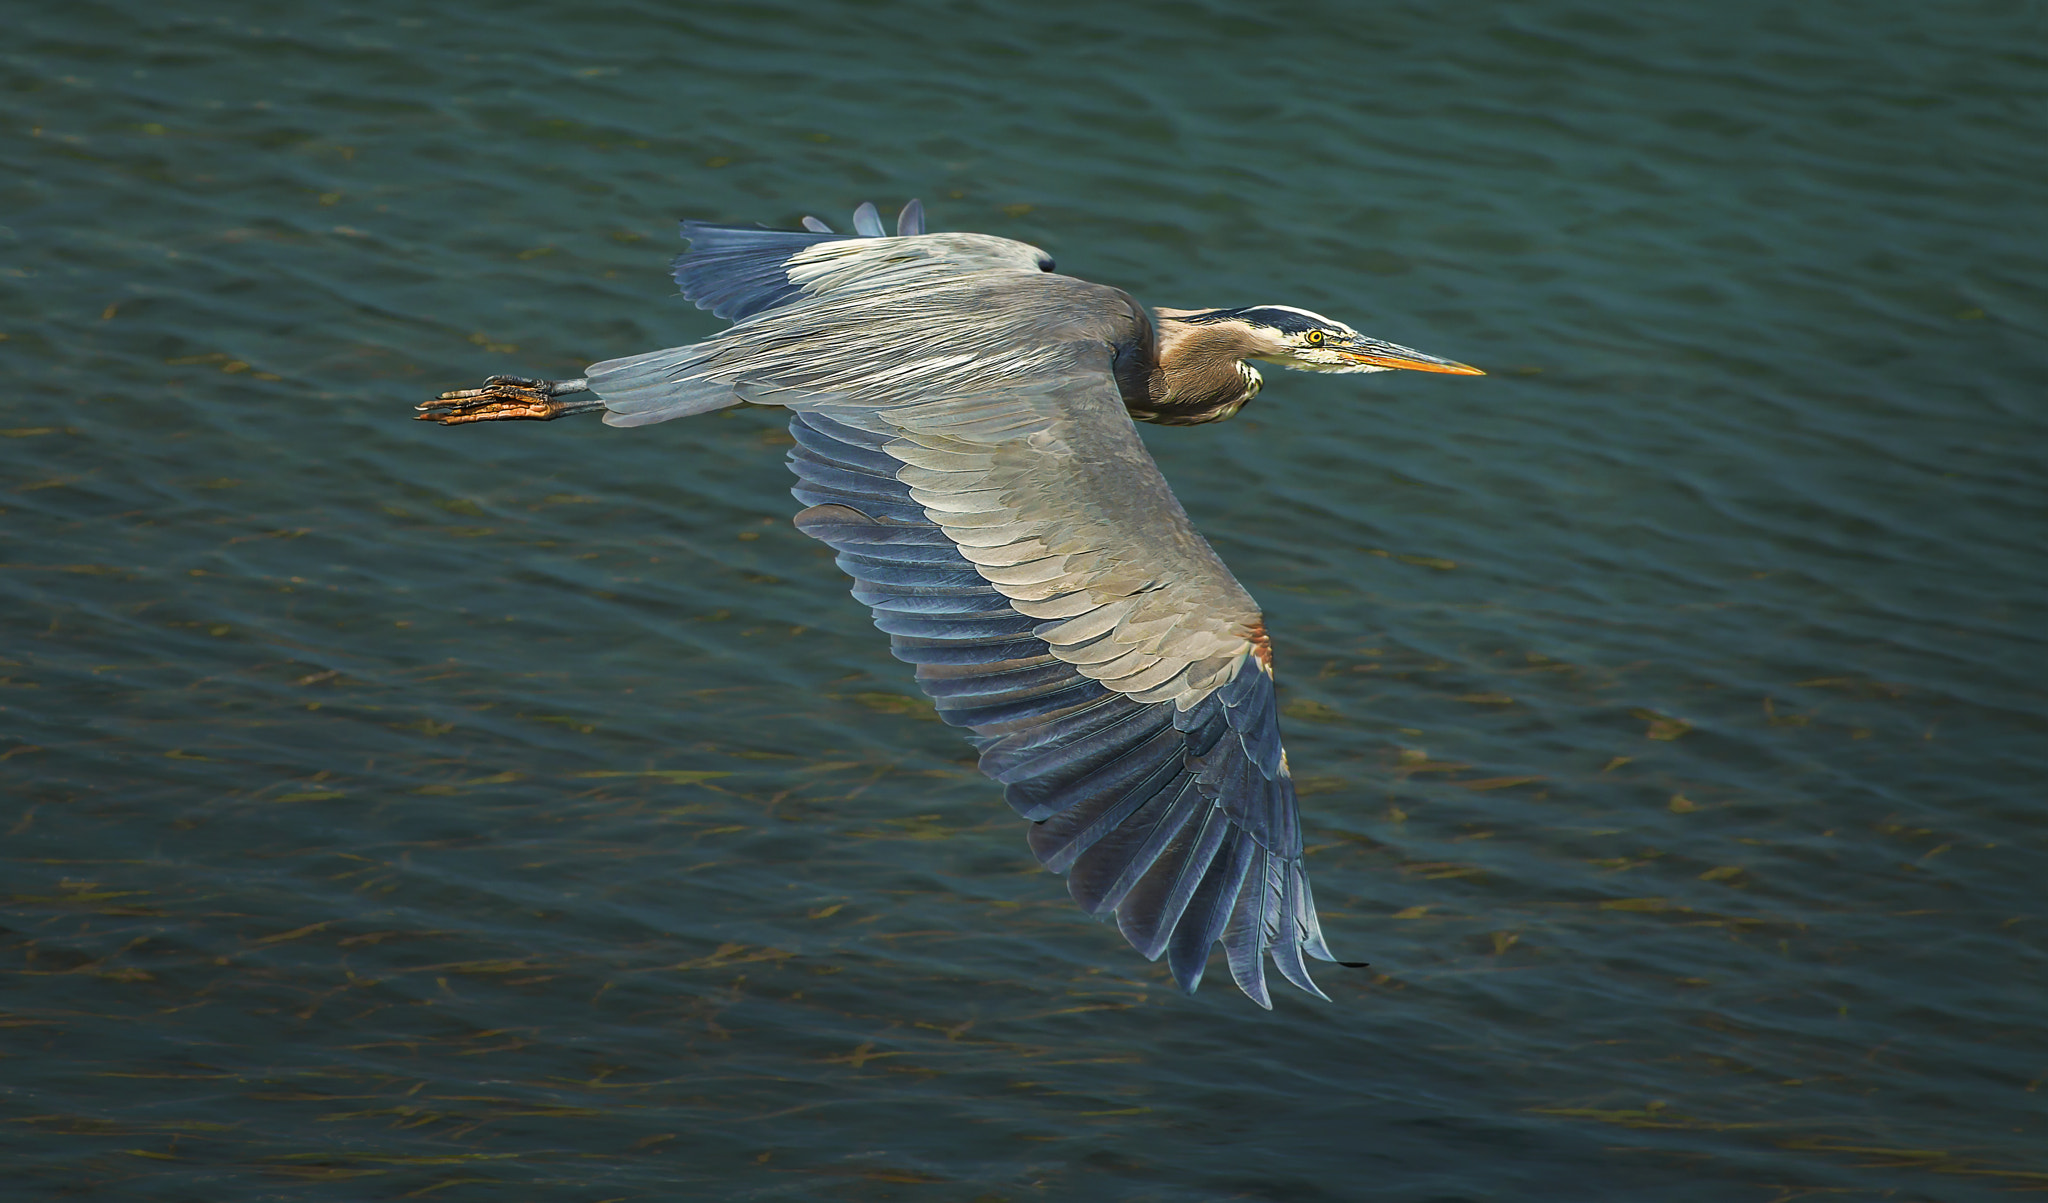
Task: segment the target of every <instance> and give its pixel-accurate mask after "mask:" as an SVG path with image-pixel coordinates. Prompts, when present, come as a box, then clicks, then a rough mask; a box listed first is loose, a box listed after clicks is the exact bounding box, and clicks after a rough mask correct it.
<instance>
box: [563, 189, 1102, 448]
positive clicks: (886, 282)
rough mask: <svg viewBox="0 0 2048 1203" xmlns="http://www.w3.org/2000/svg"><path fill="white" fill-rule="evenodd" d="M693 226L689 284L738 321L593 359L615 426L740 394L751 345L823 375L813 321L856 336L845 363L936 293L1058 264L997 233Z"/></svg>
mask: <svg viewBox="0 0 2048 1203" xmlns="http://www.w3.org/2000/svg"><path fill="white" fill-rule="evenodd" d="M919 220H920V221H921V220H922V219H921V218H920V219H919ZM819 224H821V225H822V224H823V223H822V222H821V223H819ZM684 230H685V233H688V234H689V235H690V236H691V237H692V238H697V239H698V240H699V241H698V243H697V246H698V247H700V248H705V249H704V250H703V254H704V256H705V258H704V259H703V260H702V261H701V262H700V260H699V252H698V251H697V250H692V251H691V253H689V254H687V255H685V256H683V257H682V258H681V259H679V260H677V261H676V264H677V266H676V278H677V279H678V280H679V281H681V282H682V284H683V288H684V292H685V295H689V296H695V297H697V298H698V303H699V304H700V305H705V306H707V307H711V308H712V311H713V312H714V313H717V314H719V315H720V316H728V317H733V318H734V319H735V320H736V321H737V322H738V323H739V324H738V325H736V326H735V327H734V328H733V329H732V330H729V331H727V332H726V333H725V334H724V335H720V336H719V337H717V338H714V339H711V340H709V341H707V342H703V343H697V344H694V345H691V346H684V347H665V348H663V349H662V350H659V351H646V352H642V353H641V354H638V355H628V356H626V357H625V358H622V359H608V360H605V361H604V362H602V363H594V364H591V365H590V366H589V367H588V368H586V369H585V370H584V374H585V376H586V378H587V379H588V381H589V384H590V388H591V391H593V392H595V393H596V394H597V395H598V396H600V397H602V398H604V401H605V404H606V406H607V407H608V408H609V409H610V410H611V412H610V413H608V414H606V415H605V421H606V422H607V423H608V424H610V425H613V426H645V425H648V424H650V423H653V422H666V421H668V420H669V419H671V418H680V417H685V416H687V415H690V414H698V413H704V412H706V411H707V410H713V409H718V408H720V407H721V406H726V405H733V404H737V403H738V401H739V400H740V398H739V397H738V395H737V394H735V393H734V392H733V391H732V388H731V387H730V385H731V381H732V379H734V377H733V375H732V373H731V372H730V371H727V370H726V369H728V368H732V367H734V366H735V365H736V364H738V365H740V366H742V367H744V368H745V370H746V371H747V372H749V373H752V374H753V375H754V376H755V377H759V376H760V375H761V372H760V371H758V370H757V368H759V366H760V365H759V364H756V363H754V362H753V361H752V360H750V359H749V356H751V355H754V354H755V353H756V352H759V351H760V350H762V349H763V348H764V347H766V346H768V345H769V344H770V343H775V344H776V345H777V346H778V347H779V350H780V352H781V353H782V354H783V355H784V358H785V359H786V360H787V359H793V358H794V359H803V360H806V361H808V362H806V363H804V364H801V365H796V364H791V363H778V364H775V365H773V371H771V372H770V373H769V374H768V375H769V378H772V379H778V380H779V379H784V378H786V377H787V376H788V375H789V373H790V371H797V370H798V369H799V368H801V371H800V372H799V374H804V375H812V376H814V375H816V372H815V371H814V370H813V369H814V368H815V366H816V361H817V360H818V359H819V356H818V355H817V350H818V348H817V347H816V346H815V345H813V344H809V343H806V342H803V341H800V340H802V339H805V338H808V337H810V336H811V334H812V332H814V331H818V330H821V329H825V328H827V327H830V328H832V329H833V330H834V331H835V334H836V335H838V336H840V337H845V336H848V335H851V336H852V337H853V340H854V341H852V342H849V343H845V344H843V345H841V346H840V347H838V348H834V349H833V351H834V355H833V356H826V357H825V358H827V359H832V358H834V356H836V357H837V361H838V362H844V361H845V357H846V356H847V355H849V354H857V353H858V352H860V351H861V350H862V348H863V347H864V346H866V345H867V342H868V340H867V338H866V337H864V335H871V334H873V333H874V331H875V330H876V329H877V328H878V326H879V328H893V329H895V330H897V331H899V332H907V331H912V330H915V329H917V328H918V326H919V325H920V324H921V323H928V318H929V315H928V314H922V313H920V312H919V309H920V307H921V306H923V305H925V304H926V303H927V302H928V301H929V300H930V299H931V298H932V297H933V296H934V295H935V294H936V293H943V292H944V291H945V290H947V289H949V288H957V287H960V286H965V287H967V288H969V290H970V291H975V290H985V289H986V288H987V287H988V285H989V282H990V281H991V280H996V281H1003V280H1014V279H1015V278H1017V277H1018V276H1025V277H1029V278H1036V277H1040V276H1043V275H1045V274H1046V273H1048V272H1050V271H1051V270H1052V267H1053V262H1052V256H1050V255H1047V254H1046V253H1045V252H1044V251H1041V250H1039V249H1038V248H1037V247H1035V246H1030V245H1027V244H1025V243H1022V242H1013V241H1011V240H1010V239H1008V238H996V237H993V236H992V235H988V234H918V235H913V236H908V237H897V238H851V237H845V236H841V235H837V234H819V233H809V234H799V233H792V232H789V231H785V230H749V229H742V228H739V227H735V226H699V225H697V224H696V223H693V222H691V223H685V225H684ZM693 230H694V231H695V232H692V231H693ZM1070 282H1072V281H1070ZM1089 287H1093V286H1089ZM693 289H695V290H696V291H694V292H693V291H691V290H693ZM792 315H794V320H793V322H792V320H791V319H792ZM762 323H770V325H762ZM835 323H836V325H835ZM889 323H894V325H893V327H891V326H889V325H888V324H889ZM963 328H966V327H960V326H955V327H953V328H952V329H951V330H949V331H947V332H946V333H947V335H948V337H947V338H945V339H943V340H942V341H945V342H946V343H947V344H948V345H949V346H959V345H960V341H961V340H960V339H959V337H958V333H959V331H960V330H961V329H963ZM792 339H796V340H799V341H792ZM987 351H988V348H987V347H986V346H985V345H975V346H971V347H966V348H963V349H962V350H960V351H959V353H958V354H957V355H956V356H955V357H954V360H953V361H952V363H951V364H948V365H942V366H947V367H950V366H953V365H954V364H957V363H964V362H967V361H968V360H972V359H975V358H977V357H979V358H980V359H983V360H985V361H987V363H988V364H990V365H993V364H995V362H996V361H995V360H994V359H993V358H991V357H990V356H988V354H987ZM869 383H871V384H872V383H875V382H874V381H872V380H870V381H869Z"/></svg>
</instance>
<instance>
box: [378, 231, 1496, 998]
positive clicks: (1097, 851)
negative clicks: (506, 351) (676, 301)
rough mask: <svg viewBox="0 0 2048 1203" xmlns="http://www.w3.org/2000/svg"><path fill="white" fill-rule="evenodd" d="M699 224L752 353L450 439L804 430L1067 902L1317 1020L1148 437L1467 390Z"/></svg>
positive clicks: (880, 580)
mask: <svg viewBox="0 0 2048 1203" xmlns="http://www.w3.org/2000/svg"><path fill="white" fill-rule="evenodd" d="M804 226H805V232H802V233H799V232H794V231H779V230H764V229H750V228H744V227H737V226H721V225H708V224H705V223H702V222H696V221H686V222H684V223H683V237H684V238H686V239H688V240H689V243H690V249H689V251H688V253H686V254H684V255H683V256H682V257H680V258H678V259H677V260H676V262H675V278H676V282H677V283H678V284H680V285H681V286H682V292H683V295H684V296H685V297H687V298H689V299H691V300H694V301H695V302H696V303H697V305H698V307H699V308H703V309H709V310H711V311H712V313H714V314H716V315H717V316H719V317H722V318H727V319H730V320H731V321H733V322H734V323H736V324H735V325H733V326H732V327H731V328H729V329H727V330H725V331H724V332H723V333H720V334H718V335H716V336H714V337H712V338H709V339H706V340H705V341H703V342H700V343H693V344H691V345H689V346H684V347H671V348H668V349H666V350H661V351H650V352H647V353H646V354H643V355H632V356H628V357H626V358H624V359H611V360H606V361H605V362H603V363H598V364H592V365H591V366H590V367H589V369H587V372H586V374H585V375H584V376H583V377H582V378H580V379H576V380H529V379H524V378H519V377H511V376H493V377H491V378H490V379H489V380H487V381H486V382H485V383H484V386H483V387H482V388H475V389H460V390H456V391H453V392H448V393H443V394H442V395H441V396H440V398H439V399H437V400H434V401H429V402H427V403H425V404H423V405H421V406H419V407H418V408H419V409H420V410H421V411H423V412H422V413H421V414H420V417H421V418H422V419H424V420H426V421H432V422H440V423H442V424H444V425H449V426H453V425H457V424H460V423H466V422H489V421H500V420H505V419H532V420H541V421H547V420H552V419H554V418H560V417H565V416H567V415H570V414H576V413H584V412H589V411H595V410H605V411H607V412H606V414H605V419H604V420H605V422H606V423H608V424H609V425H612V426H645V425H648V424H650V423H654V422H664V421H667V420H668V419H670V418H679V417H683V416H684V415H687V414H697V413H704V412H705V411H707V410H713V409H719V408H722V407H724V406H728V405H735V404H738V403H740V402H752V403H754V404H758V405H779V406H782V407H784V408H786V409H788V410H789V411H791V412H790V422H789V429H790V433H791V434H792V435H794V436H795V438H796V448H795V450H793V451H791V452H790V453H789V464H790V467H791V468H793V469H794V470H795V471H796V475H797V478H798V484H797V486H796V488H795V489H793V490H792V492H794V493H795V495H796V497H797V500H799V501H801V502H803V503H804V505H806V506H808V507H809V508H807V509H805V510H803V511H802V512H801V513H799V514H797V516H796V526H797V529H799V530H801V531H803V532H804V533H805V534H807V535H810V536H812V537H813V538H816V539H821V540H823V541H824V542H826V543H828V544H830V545H831V546H832V547H833V548H834V549H836V550H837V551H838V552H839V557H838V563H839V566H840V567H841V568H843V569H845V570H846V572H847V574H848V575H849V576H851V577H853V580H854V588H853V595H854V597H856V598H858V599H859V600H860V601H862V602H864V603H866V604H867V605H869V606H870V607H872V608H873V610H874V617H875V625H876V626H878V627H880V628H881V629H882V630H884V631H886V632H888V634H889V637H890V644H891V647H892V648H893V649H894V651H895V654H896V656H897V657H898V658H899V659H902V660H906V661H908V662H910V663H912V664H915V665H916V666H917V681H918V684H919V685H921V686H922V687H923V688H924V691H925V692H926V693H927V694H930V695H931V697H932V699H933V701H934V702H936V703H937V705H938V710H939V715H940V716H941V717H942V718H944V719H945V720H946V721H947V722H949V723H952V724H953V725H955V726H960V727H966V728H967V729H968V730H969V731H971V732H972V733H973V734H972V735H970V736H969V739H970V740H971V741H972V742H973V743H974V745H975V747H976V748H977V749H979V750H980V753H981V762H980V763H981V769H982V771H983V772H984V773H987V774H988V775H989V776H990V777H993V778H995V779H996V780H997V781H1000V782H1002V783H1003V784H1004V787H1005V789H1004V796H1005V798H1007V799H1008V801H1009V803H1010V805H1011V806H1013V807H1015V808H1016V810H1017V813H1019V814H1021V815H1023V816H1024V817H1025V818H1027V819H1030V820H1031V821H1032V823H1033V826H1032V828H1031V832H1030V838H1031V849H1032V851H1033V852H1035V853H1036V854H1037V855H1038V859H1039V860H1040V861H1041V862H1042V863H1044V864H1045V866H1046V867H1047V868H1049V869H1052V870H1053V871H1055V872H1064V873H1066V875H1067V888H1068V891H1069V892H1070V893H1072V894H1073V896H1074V898H1075V900H1076V901H1078V902H1079V903H1080V904H1081V905H1082V906H1083V907H1085V908H1086V909H1087V910H1088V911H1090V912H1091V913H1094V914H1098V915H1101V914H1105V913H1109V912H1114V913H1115V915H1116V918H1117V925H1118V926H1119V927H1120V928H1121V929H1122V931H1123V934H1124V936H1125V937H1126V938H1127V939H1129V940H1130V942H1131V944H1132V945H1134V946H1135V947H1136V948H1137V949H1138V951H1139V952H1141V953H1143V954H1144V955H1145V956H1146V957H1147V958H1149V959H1152V960H1157V959H1158V958H1159V957H1160V956H1161V955H1162V954H1164V955H1165V956H1166V958H1167V963H1168V966H1169V967H1170V968H1171V970H1172V972H1173V976H1174V979H1175V980H1176V981H1177V982H1179V983H1180V985H1181V987H1182V988H1183V989H1185V990H1187V991H1189V992H1193V991H1194V989H1195V987H1196V985H1197V984H1198V983H1199V982H1200V981H1201V979H1202V970H1203V967H1204V965H1205V964H1206V962H1207V960H1208V956H1209V949H1210V946H1211V945H1212V944H1214V943H1215V942H1216V941H1217V940H1219V939H1220V940H1221V941H1222V943H1223V947H1224V951H1225V953H1226V955H1227V959H1228V962H1229V966H1230V974H1231V976H1232V977H1233V978H1234V979H1235V980H1236V981H1237V984H1238V986H1239V987H1240V988H1242V989H1243V990H1244V992H1245V993H1246V994H1247V995H1250V996H1251V998H1252V999H1253V1000H1255V1001H1256V1002H1257V1003H1258V1004H1259V1005H1260V1006H1262V1007H1267V1008H1269V1009H1270V1008H1271V1006H1272V1001H1271V999H1270V998H1269V997H1268V995H1267V991H1266V981H1265V957H1266V955H1268V954H1270V955H1271V956H1272V958H1273V963H1274V964H1275V966H1276V967H1278V969H1279V970H1280V972H1281V974H1282V975H1283V976H1285V977H1286V978H1287V980H1288V981H1290V982H1293V983H1294V984H1295V985H1296V986H1299V987H1300V988H1301V989H1303V990H1306V991H1308V992H1310V993H1312V994H1315V995H1317V996H1318V997H1327V996H1326V995H1323V992H1322V991H1321V990H1320V989H1318V988H1317V987H1316V984H1315V982H1314V981H1312V980H1311V979H1310V978H1309V975H1308V969H1307V966H1306V965H1305V964H1304V962H1303V960H1302V957H1303V954H1307V955H1308V956H1312V957H1316V958H1318V959H1320V960H1325V961H1330V960H1335V958H1334V957H1333V956H1332V955H1331V954H1330V951H1329V949H1328V948H1327V947H1325V945H1324V943H1323V936H1322V930H1321V926H1320V924H1319V923H1318V921H1317V918H1316V910H1315V903H1314V901H1313V900H1312V898H1311V896H1310V894H1309V885H1308V878H1307V875H1306V873H1305V872H1304V870H1303V867H1302V843H1301V822H1300V812H1299V810H1298V808H1297V806H1296V804H1295V795H1294V784H1293V781H1292V779H1291V778H1290V777H1289V775H1288V769H1287V754H1286V752H1285V751H1284V750H1283V749H1282V748H1281V746H1280V726H1279V720H1278V716H1277V715H1276V713H1275V703H1274V697H1273V658H1272V648H1271V644H1270V643H1269V642H1268V640H1267V637H1266V628H1265V623H1264V621H1263V620H1262V619H1261V617H1260V614H1259V608H1258V605H1257V604H1256V603H1254V602H1253V601H1252V599H1251V595H1250V594H1248V593H1246V592H1245V590H1244V587H1243V586H1242V585H1240V584H1238V582H1237V579H1236V578H1235V577H1233V576H1231V575H1230V570H1229V569H1228V568H1225V567H1224V566H1223V561H1222V560H1220V559H1218V558H1217V556H1216V553H1215V552H1214V551H1213V550H1211V549H1210V547H1209V544H1208V543H1207V541H1205V540H1204V539H1203V538H1202V536H1201V535H1199V534H1197V533H1196V532H1195V529H1194V526H1193V525H1192V524H1191V523H1190V522H1189V521H1188V516H1187V513H1186V511H1184V510H1183V509H1181V505H1180V502H1179V501H1177V500H1176V499H1175V498H1174V495H1173V493H1172V492H1171V491H1170V490H1169V489H1168V488H1167V486H1166V481H1165V479H1164V478H1162V477H1161V476H1160V474H1159V469H1158V467H1157V466H1156V465H1154V464H1153V462H1152V457H1151V456H1150V455H1148V454H1146V451H1145V445H1144V443H1143V442H1142V441H1140V440H1139V438H1138V432H1137V429H1136V427H1134V426H1133V425H1132V419H1134V418H1135V419H1137V420H1139V421H1145V422H1160V423H1165V424H1169V425H1189V424H1193V423H1198V422H1213V421H1216V420H1218V419H1220V418H1227V417H1229V416H1230V415H1232V414H1234V413H1236V412H1237V411H1238V410H1239V409H1240V408H1242V407H1243V406H1244V404H1245V403H1246V402H1247V401H1250V400H1251V399H1252V398H1253V397H1255V396H1257V395H1258V392H1259V386H1260V383H1261V382H1260V378H1259V373H1258V369H1257V368H1255V367H1253V366H1252V364H1253V361H1258V362H1264V363H1274V364H1279V365H1280V366H1282V367H1287V368H1296V369H1301V370H1306V371H1311V372H1378V371H1385V370H1388V369H1391V368H1413V369H1416V370H1419V371H1425V372H1449V373H1455V374H1459V375H1468V376H1477V375H1483V373H1481V372H1480V371H1479V370H1478V369H1476V368H1470V367H1466V366H1465V365H1463V364H1460V363H1453V362H1452V361H1450V360H1448V359H1439V358H1437V357H1436V356H1434V355H1425V354H1423V353H1422V352H1420V351H1412V350H1409V349H1408V348H1406V347H1400V346H1396V345H1394V344H1392V343H1386V342H1381V341H1379V340H1377V339H1372V338H1367V337H1366V336H1364V335H1362V334H1360V333H1358V331H1356V330H1353V329H1352V328H1351V327H1349V326H1347V325H1345V324H1344V323H1342V322H1338V321H1332V320H1331V319H1329V318H1326V317H1322V316H1320V315H1318V314H1314V313H1310V312H1309V311H1308V310H1305V309H1297V308H1294V307H1292V306H1288V305H1254V306H1250V307H1247V308H1239V309H1192V310H1188V309H1153V310H1150V311H1148V310H1147V309H1146V308H1145V307H1144V306H1143V305H1140V304H1139V303H1138V302H1137V301H1135V300H1133V299H1132V298H1131V297H1130V295H1129V294H1127V293H1125V292H1123V291H1121V290H1119V289H1115V288H1109V287H1106V286H1104V285H1101V284H1091V283H1089V282H1087V281H1085V280H1078V279H1075V278H1074V277H1072V276H1062V275H1056V274H1054V273H1053V261H1052V257H1051V256H1050V255H1047V254H1046V253H1045V252H1044V251H1042V250H1039V249H1038V248H1037V247H1034V246H1028V245H1026V244H1024V243H1021V242H1013V241H1011V240H1010V239H1007V238H995V237H991V236H989V235H985V234H927V233H925V232H924V215H923V210H922V208H921V207H920V206H919V205H918V203H917V202H916V201H911V202H910V203H909V204H908V205H906V206H905V207H904V209H903V211H902V213H901V214H900V215H899V217H898V218H897V222H896V236H895V237H887V236H885V233H884V231H883V229H882V223H881V219H880V217H879V215H878V214H877V213H876V211H875V208H874V206H873V205H862V206H861V207H860V209H859V210H857V211H856V212H855V213H854V219H853V226H854V231H855V232H854V233H853V234H850V235H845V234H835V233H833V232H832V231H831V228H830V227H829V226H826V225H825V223H823V222H821V221H818V220H817V219H816V218H808V217H807V218H805V219H804Z"/></svg>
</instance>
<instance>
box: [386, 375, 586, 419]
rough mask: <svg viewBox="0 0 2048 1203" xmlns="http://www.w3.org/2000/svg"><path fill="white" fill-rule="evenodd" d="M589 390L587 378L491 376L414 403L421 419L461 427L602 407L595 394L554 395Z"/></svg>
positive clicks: (557, 414) (551, 417) (540, 417)
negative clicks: (569, 398) (478, 383)
mask: <svg viewBox="0 0 2048 1203" xmlns="http://www.w3.org/2000/svg"><path fill="white" fill-rule="evenodd" d="M588 392H590V381H588V380H584V379H577V380H529V379H527V378H526V377H524V376H492V377H491V378H490V379H488V380H485V381H484V385H483V387H482V388H459V389H453V390H451V391H449V392H445V393H442V394H441V395H440V396H439V397H436V398H435V399H433V400H432V401H422V402H421V403H420V404H418V405H415V406H413V408H414V409H417V410H419V411H420V413H419V414H418V419H419V420H420V421H422V422H439V423H440V424H441V425H443V426H460V425H461V424H463V423H464V422H511V421H527V422H552V421H554V420H555V419H556V418H566V417H568V416H569V415H570V414H582V413H589V412H590V411H592V410H596V409H603V408H604V402H603V401H601V400H599V399H598V398H597V397H596V396H595V395H594V394H593V395H591V396H588V397H578V398H577V399H576V400H574V401H562V400H558V399H557V398H559V397H562V396H564V395H567V394H573V393H588Z"/></svg>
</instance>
